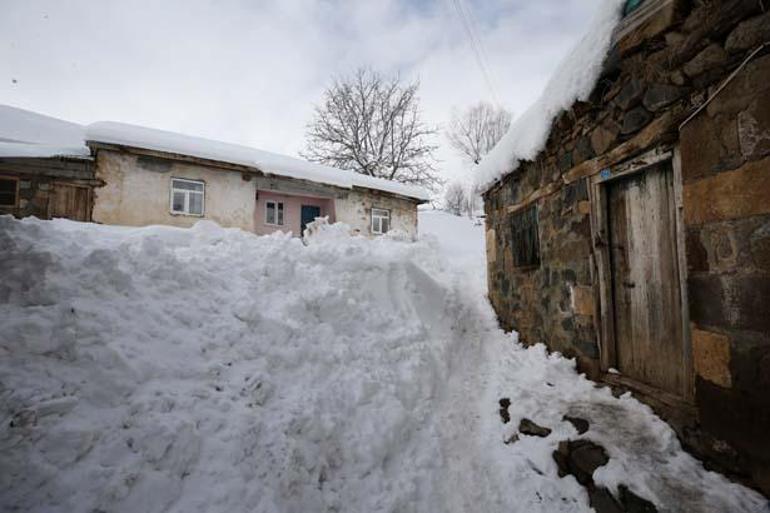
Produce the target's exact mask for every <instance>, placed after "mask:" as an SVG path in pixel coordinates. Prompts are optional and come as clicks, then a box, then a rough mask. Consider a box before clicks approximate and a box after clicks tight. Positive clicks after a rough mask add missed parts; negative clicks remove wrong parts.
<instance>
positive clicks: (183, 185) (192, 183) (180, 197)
mask: <svg viewBox="0 0 770 513" xmlns="http://www.w3.org/2000/svg"><path fill="white" fill-rule="evenodd" d="M204 190H205V184H204V183H203V182H200V181H197V180H186V179H183V178H172V179H171V212H172V213H173V214H184V215H188V216H202V215H203V205H204V200H205V198H204V195H205V192H204Z"/></svg>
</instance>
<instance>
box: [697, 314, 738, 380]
mask: <svg viewBox="0 0 770 513" xmlns="http://www.w3.org/2000/svg"><path fill="white" fill-rule="evenodd" d="M692 352H693V362H694V364H695V372H696V373H697V374H698V376H700V377H701V378H703V379H706V380H709V381H711V382H712V383H715V384H717V385H719V386H721V387H725V388H730V387H731V386H732V377H731V375H730V337H728V336H727V335H723V334H721V333H716V332H713V331H706V330H701V329H697V328H693V330H692Z"/></svg>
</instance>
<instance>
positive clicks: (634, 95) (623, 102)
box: [614, 78, 644, 110]
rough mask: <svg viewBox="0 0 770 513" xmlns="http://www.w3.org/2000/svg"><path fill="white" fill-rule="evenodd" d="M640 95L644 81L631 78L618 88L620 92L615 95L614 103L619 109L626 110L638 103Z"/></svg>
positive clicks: (642, 91)
mask: <svg viewBox="0 0 770 513" xmlns="http://www.w3.org/2000/svg"><path fill="white" fill-rule="evenodd" d="M642 95H644V82H642V81H641V80H638V79H636V78H632V79H631V80H629V81H628V83H627V84H626V85H624V86H623V87H622V88H621V89H620V92H619V93H618V95H617V96H616V97H615V100H614V103H615V104H616V105H617V106H618V107H620V108H621V109H623V110H628V109H630V108H631V107H634V106H635V105H638V104H639V101H640V100H641V99H642Z"/></svg>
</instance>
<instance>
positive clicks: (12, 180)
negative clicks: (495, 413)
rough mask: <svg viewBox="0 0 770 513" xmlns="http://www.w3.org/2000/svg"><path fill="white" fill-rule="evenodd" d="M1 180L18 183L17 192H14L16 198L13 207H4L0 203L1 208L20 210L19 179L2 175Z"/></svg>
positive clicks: (9, 205)
mask: <svg viewBox="0 0 770 513" xmlns="http://www.w3.org/2000/svg"><path fill="white" fill-rule="evenodd" d="M0 180H8V181H11V182H15V183H16V190H15V191H14V197H13V205H11V204H8V205H4V204H2V203H0V208H19V177H18V176H8V175H0Z"/></svg>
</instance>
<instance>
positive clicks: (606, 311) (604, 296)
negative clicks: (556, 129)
mask: <svg viewBox="0 0 770 513" xmlns="http://www.w3.org/2000/svg"><path fill="white" fill-rule="evenodd" d="M666 161H671V166H672V168H673V184H674V213H675V216H674V217H675V227H674V230H675V234H676V239H675V244H676V254H677V267H678V273H677V274H678V275H679V299H680V308H681V313H682V338H683V340H682V349H683V351H684V355H683V361H684V365H685V369H684V375H683V390H682V391H681V394H680V395H676V396H675V395H674V394H670V393H668V392H665V391H663V390H659V389H656V388H655V387H653V386H651V385H648V384H646V383H642V382H640V381H637V380H634V379H632V378H629V377H627V376H622V375H618V374H614V373H610V372H609V371H610V369H611V368H617V347H616V344H617V341H616V340H615V316H614V309H613V295H614V291H613V288H612V263H611V258H610V248H609V244H608V240H609V219H608V215H607V214H608V208H607V201H608V198H607V196H608V194H607V189H608V188H607V185H608V184H610V183H612V182H615V181H617V180H619V179H622V178H625V177H628V176H630V175H634V174H638V173H643V172H646V171H648V170H649V169H651V168H652V167H653V166H655V165H656V164H660V163H662V162H666ZM589 180H590V182H589V187H588V192H589V198H590V200H591V239H592V244H593V248H594V251H593V255H594V267H595V269H596V271H597V282H598V286H597V287H596V288H595V291H596V297H595V305H596V311H597V312H598V315H597V316H596V321H597V324H598V326H597V337H598V346H599V359H600V368H601V370H602V372H603V373H604V374H605V380H606V381H608V382H611V383H616V384H619V385H623V386H627V387H628V388H632V389H635V390H638V391H640V392H642V393H643V394H645V395H651V394H652V395H655V396H657V397H658V398H659V399H661V400H662V401H663V402H665V403H669V404H673V403H679V402H682V401H684V402H685V403H688V404H689V403H692V401H693V399H694V370H693V362H692V341H691V337H690V316H689V310H688V307H687V305H688V303H687V265H686V259H685V254H684V240H685V236H684V223H683V220H682V208H683V206H682V168H681V158H680V153H679V147H678V146H676V147H670V146H661V147H658V148H655V149H653V150H651V151H649V152H647V153H644V154H642V155H640V156H638V157H636V158H634V159H631V160H628V161H624V162H620V163H618V164H617V165H615V166H612V167H610V168H607V169H605V170H602V172H600V173H599V174H596V175H593V176H592V177H590V179H589ZM669 396H670V397H669Z"/></svg>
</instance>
